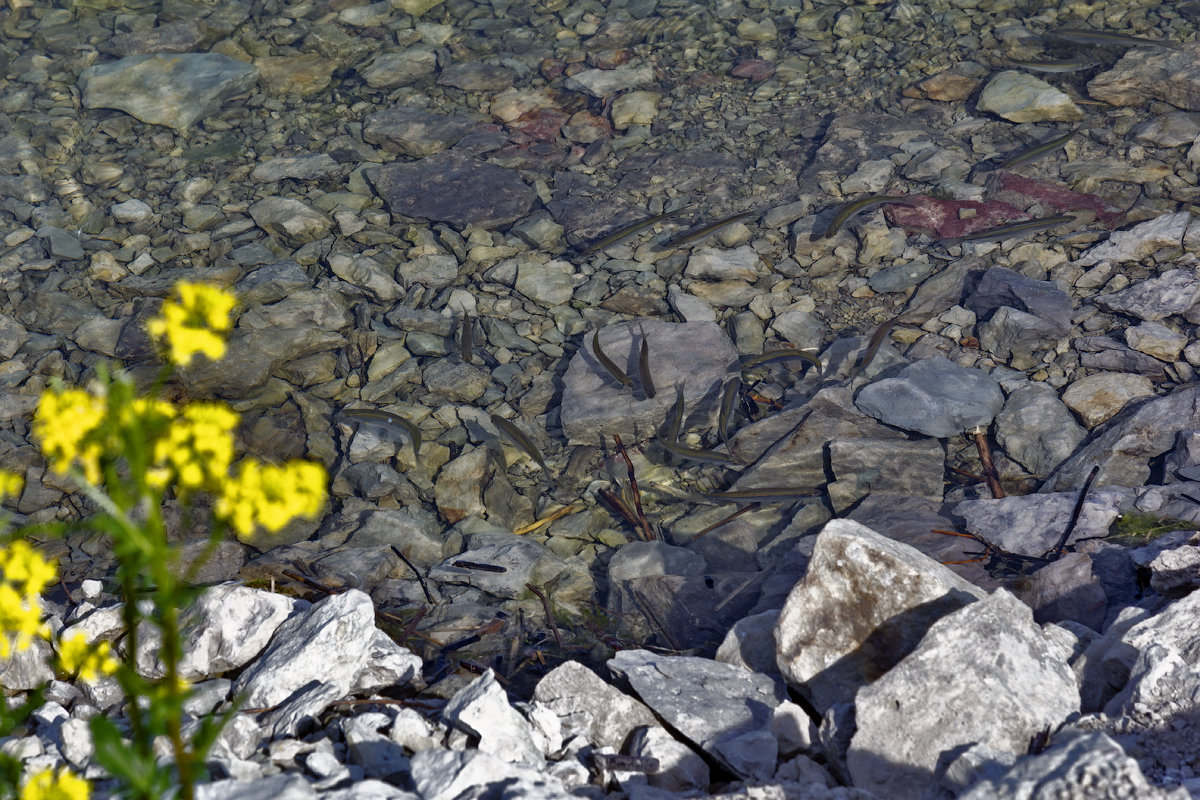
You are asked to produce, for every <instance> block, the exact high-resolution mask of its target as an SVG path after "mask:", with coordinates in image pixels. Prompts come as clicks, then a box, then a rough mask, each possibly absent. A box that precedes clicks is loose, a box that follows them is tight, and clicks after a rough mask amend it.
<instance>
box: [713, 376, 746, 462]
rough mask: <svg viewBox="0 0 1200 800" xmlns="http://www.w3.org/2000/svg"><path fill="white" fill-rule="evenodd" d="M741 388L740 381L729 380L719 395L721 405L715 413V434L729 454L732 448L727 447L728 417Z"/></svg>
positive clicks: (736, 379)
mask: <svg viewBox="0 0 1200 800" xmlns="http://www.w3.org/2000/svg"><path fill="white" fill-rule="evenodd" d="M741 388H742V381H741V379H739V378H732V379H730V380H729V381H728V382H727V383H726V384H725V390H724V391H723V392H722V393H721V405H720V406H719V407H718V411H717V433H718V434H719V435H720V437H721V441H722V442H724V443H725V449H726V450H729V451H731V452H732V450H733V448H732V447H730V446H729V416H730V414H732V413H733V404H734V403H735V402H737V396H738V392H739V391H740V390H741Z"/></svg>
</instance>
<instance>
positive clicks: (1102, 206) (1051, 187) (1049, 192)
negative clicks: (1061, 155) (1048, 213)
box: [996, 172, 1125, 228]
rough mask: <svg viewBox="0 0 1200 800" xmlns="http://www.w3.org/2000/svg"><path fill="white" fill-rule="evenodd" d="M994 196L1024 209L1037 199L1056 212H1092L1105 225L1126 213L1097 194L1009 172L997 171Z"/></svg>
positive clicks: (1118, 220)
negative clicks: (996, 184)
mask: <svg viewBox="0 0 1200 800" xmlns="http://www.w3.org/2000/svg"><path fill="white" fill-rule="evenodd" d="M996 196H997V199H999V200H1003V201H1005V202H1008V203H1012V204H1013V205H1016V206H1021V207H1023V208H1028V207H1029V206H1031V205H1033V203H1035V202H1040V203H1043V204H1045V205H1047V206H1050V207H1051V208H1053V209H1054V210H1055V211H1059V212H1061V211H1091V212H1094V213H1095V215H1096V219H1098V220H1100V222H1102V223H1104V225H1105V227H1107V228H1114V227H1116V225H1117V223H1119V222H1120V221H1121V219H1122V218H1123V217H1124V216H1125V212H1124V211H1122V210H1121V209H1119V208H1117V207H1116V206H1114V205H1113V204H1112V203H1109V202H1108V201H1107V200H1105V199H1104V198H1103V197H1100V196H1098V195H1094V194H1084V193H1083V192H1073V191H1071V190H1070V189H1068V188H1067V187H1065V186H1062V185H1061V184H1057V183H1050V182H1049V181H1039V180H1034V179H1033V178H1025V177H1023V176H1021V175H1016V174H1014V173H1011V172H1002V173H1000V176H999V191H998V192H997V195H996Z"/></svg>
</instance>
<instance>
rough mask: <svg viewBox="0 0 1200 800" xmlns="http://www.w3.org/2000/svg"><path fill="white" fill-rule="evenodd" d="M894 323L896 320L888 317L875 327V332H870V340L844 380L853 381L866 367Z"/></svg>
mask: <svg viewBox="0 0 1200 800" xmlns="http://www.w3.org/2000/svg"><path fill="white" fill-rule="evenodd" d="M895 325H896V320H894V319H889V320H888V321H887V322H885V323H883V324H882V325H880V326H879V327H878V328H876V329H875V332H874V333H872V334H871V340H870V341H869V342H867V349H866V350H863V353H862V357H860V358H859V359H858V361H857V362H855V364H854V366H853V367H851V369H850V376H849V377H848V378H847V379H846V380H848V381H853V380H854V379H855V378H857V377H858V376H859V375H860V374H861V373H862V371H863V370H864V369H866V368H867V365H868V364H870V363H871V361H872V360H874V358H875V354H876V353H877V352H879V346H880V345H881V344H883V340H884V339H886V338H887V335H888V333H890V332H891V330H892V328H893V327H894V326H895Z"/></svg>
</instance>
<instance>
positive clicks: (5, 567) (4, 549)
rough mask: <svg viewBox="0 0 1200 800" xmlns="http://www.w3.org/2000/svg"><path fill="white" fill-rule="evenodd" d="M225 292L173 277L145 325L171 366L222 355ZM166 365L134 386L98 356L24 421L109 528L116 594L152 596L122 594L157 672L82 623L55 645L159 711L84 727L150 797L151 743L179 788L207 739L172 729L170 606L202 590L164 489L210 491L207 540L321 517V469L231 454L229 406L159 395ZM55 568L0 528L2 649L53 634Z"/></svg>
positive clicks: (69, 786) (71, 670) (73, 783)
mask: <svg viewBox="0 0 1200 800" xmlns="http://www.w3.org/2000/svg"><path fill="white" fill-rule="evenodd" d="M234 304H235V301H234V298H233V295H232V294H230V293H228V292H225V291H223V290H221V289H218V288H215V287H211V286H205V285H203V284H194V283H181V284H179V285H178V286H177V287H176V292H175V295H174V296H173V297H172V298H171V299H169V300H168V301H167V302H166V303H164V304H163V307H162V312H161V315H160V316H158V317H155V318H154V319H151V320H150V321H149V322H148V323H147V330H148V331H149V333H150V334H151V336H153V337H154V338H155V339H157V340H159V341H160V343H161V345H162V347H163V351H164V353H165V354H166V356H167V358H168V360H169V361H170V362H171V363H172V364H174V365H176V366H185V365H187V364H188V363H190V362H191V360H192V359H193V357H194V356H195V355H196V354H197V353H200V354H203V355H205V356H207V357H208V358H209V359H213V360H217V359H220V358H221V357H223V356H224V354H225V349H226V348H225V337H226V335H227V334H228V331H229V329H230V319H229V317H230V312H231V311H232V310H233V307H234ZM168 374H169V371H168V370H164V371H163V372H162V373H160V377H159V382H158V383H157V384H156V385H155V388H154V389H152V390H151V391H150V392H149V394H148V395H142V394H141V393H140V391H139V390H138V389H137V388H136V387H135V385H134V382H133V380H132V379H131V378H130V377H128V376H125V377H115V378H110V377H109V375H108V373H107V372H105V371H104V370H103V369H102V368H98V369H97V375H98V378H97V380H96V381H95V383H94V384H93V386H92V387H89V389H86V390H85V389H75V388H64V387H63V386H62V385H61V384H55V385H53V386H52V387H50V388H48V389H47V390H46V391H45V392H44V393H43V395H42V398H41V402H40V404H39V406H38V409H37V412H36V414H35V416H34V420H33V433H34V435H35V436H36V437H37V439H38V440H39V441H40V442H41V445H42V450H43V452H44V454H45V456H46V459H47V462H48V465H49V467H50V468H51V469H52V470H54V471H55V472H59V473H69V474H70V475H71V476H72V477H73V478H74V479H75V480H76V482H77V483H79V484H80V485H81V487H82V488H83V489H84V491H85V492H86V493H87V496H88V498H89V499H91V500H93V501H94V502H95V503H96V504H97V505H98V506H99V507H100V509H101V513H99V514H98V515H97V520H96V521H97V523H98V524H99V527H100V528H101V529H103V530H104V531H105V532H106V533H108V534H109V535H110V536H112V537H113V540H114V550H115V552H116V553H117V557H118V561H119V566H118V569H117V580H118V582H119V583H120V585H121V592H122V594H123V595H124V596H125V597H126V598H133V597H137V596H140V595H141V594H142V593H145V594H146V595H148V597H146V601H147V602H149V603H150V607H151V609H152V610H151V611H144V610H142V603H141V602H137V603H133V602H126V604H125V605H124V607H123V622H124V625H125V627H126V629H127V630H134V631H136V630H139V629H140V626H141V625H143V624H149V625H151V626H157V628H158V630H159V632H160V633H161V634H162V637H163V647H162V651H161V656H160V657H161V658H162V659H163V660H164V664H165V671H166V674H165V676H164V677H163V678H162V679H161V680H157V681H149V682H147V681H146V680H145V679H144V678H143V677H141V676H140V675H138V673H137V668H136V666H135V665H134V661H135V658H136V648H133V649H132V650H131V652H130V653H127V654H126V655H125V656H124V659H125V660H124V663H118V661H117V660H116V659H115V658H114V655H113V652H112V649H111V646H110V644H109V643H108V642H89V641H88V638H87V637H86V636H85V635H84V634H80V633H77V634H75V635H73V636H70V637H64V638H62V639H60V640H59V641H57V642H56V644H55V647H56V649H57V651H58V657H57V667H58V672H59V674H60V675H63V674H65V675H68V676H77V677H79V678H81V679H83V680H85V681H95V680H97V679H99V678H100V677H101V676H106V675H113V676H115V679H116V681H117V683H118V684H119V685H120V687H121V689H122V690H123V691H124V692H125V693H126V694H127V695H130V696H132V697H133V698H134V699H135V700H136V701H137V703H136V704H133V706H132V707H133V708H140V707H142V706H141V705H139V704H144V706H145V707H147V708H149V709H152V710H154V713H150V714H148V715H146V716H143V717H140V721H139V720H135V719H133V717H132V716H131V725H130V729H129V730H128V731H123V730H121V729H118V728H117V727H116V726H115V725H113V724H112V723H111V722H110V721H108V720H107V719H106V718H105V717H104V716H103V715H101V716H97V717H96V718H94V719H93V720H92V723H93V724H92V725H91V728H92V734H93V738H94V742H95V746H96V759H97V763H99V764H100V765H101V766H103V767H105V768H106V769H108V770H109V772H110V774H112V775H114V776H115V777H119V778H121V779H123V780H125V781H126V782H127V786H128V787H129V788H130V790H131V793H130V796H133V797H138V798H147V799H148V798H154V797H160V796H162V792H163V791H165V787H166V786H167V785H169V782H170V781H171V780H172V779H173V778H172V777H171V770H170V769H169V768H167V767H164V766H163V765H161V764H160V763H159V760H158V747H159V745H158V742H159V741H161V740H164V739H167V740H170V741H171V743H172V751H173V754H174V756H175V767H174V776H175V778H177V779H178V781H179V782H180V784H181V785H182V787H183V788H181V790H180V792H181V796H191V792H192V787H193V786H194V782H195V779H196V776H197V775H199V774H200V772H199V771H198V770H197V766H196V765H197V764H198V763H200V762H199V759H202V758H203V750H204V747H203V746H201V747H199V748H198V749H190V746H189V745H188V743H187V742H185V741H184V737H182V736H181V735H180V728H181V725H182V720H181V715H182V707H183V705H182V701H183V700H184V699H185V698H186V696H187V695H188V693H189V688H188V686H187V685H186V683H185V682H183V681H182V679H181V678H180V676H179V672H178V666H179V664H178V659H179V658H180V653H181V650H182V647H181V640H180V636H181V633H180V617H179V612H180V610H181V609H183V608H185V607H186V606H187V604H188V603H189V602H191V601H192V599H194V597H195V596H196V592H197V590H196V589H194V588H193V587H190V586H188V585H186V580H187V577H186V576H178V575H177V574H176V572H175V571H174V570H173V569H172V568H171V567H172V565H173V564H175V563H176V562H177V561H178V553H177V551H176V549H175V545H174V544H172V542H171V541H170V540H169V539H168V537H167V528H168V526H167V524H166V521H165V520H164V519H163V515H162V500H163V498H164V496H165V495H166V494H167V493H168V492H172V493H173V494H174V497H175V499H176V500H177V501H179V502H180V503H182V504H184V505H188V504H190V503H191V502H192V501H193V499H194V494H195V493H197V492H204V493H207V494H209V495H211V496H212V498H213V500H214V502H213V505H212V508H213V514H212V519H213V521H214V523H216V524H214V525H213V527H212V529H211V531H210V533H209V536H210V539H211V541H212V542H214V543H215V542H216V541H217V540H218V539H219V537H220V536H221V535H222V534H223V533H224V531H226V530H227V529H228V528H229V527H232V528H233V530H234V531H235V532H236V533H237V535H238V536H239V537H249V536H252V535H254V534H255V533H257V532H258V531H259V530H266V531H271V532H274V531H278V530H280V529H281V528H283V527H284V526H285V525H287V524H288V523H289V522H291V520H292V519H294V518H296V517H298V516H313V515H316V514H317V513H319V512H320V510H321V508H322V506H323V504H324V502H325V485H326V474H325V469H324V468H323V467H322V466H321V465H320V464H315V463H311V462H304V461H292V462H289V463H286V464H281V465H273V464H266V463H263V462H262V461H260V460H258V459H256V458H253V457H248V458H245V459H243V460H242V461H241V462H240V463H239V464H236V465H235V464H234V459H235V450H236V448H235V431H236V429H237V426H238V424H239V417H238V414H237V413H236V412H234V411H233V410H232V409H230V408H229V407H228V406H226V405H223V404H220V403H215V402H194V403H190V404H187V405H175V404H173V403H169V402H167V401H165V400H161V399H157V394H158V391H159V390H160V389H161V388H162V386H163V383H164V382H165V381H166V379H167V377H168ZM21 483H22V479H21V476H19V475H15V474H12V473H7V472H4V471H3V470H0V498H2V497H4V496H6V495H14V494H16V493H17V492H19V491H20V489H21ZM54 579H55V567H54V566H53V565H52V564H50V563H48V562H46V561H45V560H44V559H43V558H42V557H41V556H40V555H39V554H38V553H37V551H36V550H34V548H33V547H31V546H30V545H29V544H28V543H27V542H26V541H23V540H21V539H19V538H15V537H14V538H12V540H11V542H10V543H7V544H6V543H5V540H3V539H0V659H5V658H9V657H10V656H11V654H12V653H13V651H14V650H16V651H24V650H26V649H27V648H28V647H29V646H30V644H31V643H32V642H33V641H34V640H35V639H44V640H47V641H49V640H50V638H51V634H50V630H49V626H48V625H47V624H46V623H44V622H43V621H42V616H43V611H42V605H41V597H40V595H41V593H42V591H43V590H44V589H45V588H46V586H47V585H48V584H49V583H50V582H51V581H53V580H54ZM0 700H2V698H0ZM3 711H4V708H3V707H0V712H3ZM11 719H13V718H8V719H7V720H6V719H5V718H4V717H3V714H2V713H0V727H2V726H4V725H7V726H9V727H8V728H5V729H4V730H9V729H11V725H12V722H11ZM172 731H173V733H172ZM193 744H195V742H193ZM14 764H15V766H14ZM20 767H21V765H20V763H18V762H15V760H14V759H13V758H12V757H11V756H9V755H8V754H6V753H3V752H0V797H9V796H12V794H14V793H17V792H16V790H17V788H18V784H17V783H16V781H17V779H16V777H14V776H16V775H20ZM14 769H15V772H14ZM147 770H149V772H147ZM160 781H162V782H161V783H160ZM88 791H89V787H88V783H87V782H86V781H85V780H83V779H82V778H80V777H77V776H75V775H73V774H71V773H70V772H69V771H67V770H43V771H40V772H37V773H36V774H34V775H32V776H31V777H27V778H26V780H25V781H24V782H23V783H21V784H19V797H20V798H21V800H86V798H87V796H88Z"/></svg>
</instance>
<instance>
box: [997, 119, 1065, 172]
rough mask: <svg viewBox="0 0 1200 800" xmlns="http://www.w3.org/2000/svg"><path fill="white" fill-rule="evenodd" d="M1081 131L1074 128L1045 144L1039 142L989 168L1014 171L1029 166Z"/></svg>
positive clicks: (1048, 140)
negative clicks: (1023, 165)
mask: <svg viewBox="0 0 1200 800" xmlns="http://www.w3.org/2000/svg"><path fill="white" fill-rule="evenodd" d="M1079 130H1080V129H1079V128H1072V129H1071V130H1069V131H1067V132H1066V133H1064V134H1063V135H1061V136H1055V137H1053V138H1051V139H1046V140H1045V141H1043V142H1038V143H1037V144H1035V145H1033V146H1032V147H1027V148H1025V149H1024V150H1022V151H1020V152H1019V153H1017V154H1015V155H1012V156H1009V157H1008V158H1006V159H1004V160H1002V161H998V162H996V163H995V164H992V165H990V166H989V167H988V168H989V169H992V170H1001V169H1012V168H1013V167H1016V166H1020V165H1021V164H1028V163H1029V162H1031V161H1036V160H1037V159H1039V158H1041V157H1042V156H1045V155H1049V154H1050V153H1053V152H1054V151H1055V150H1057V149H1058V148H1060V147H1062V146H1063V145H1064V144H1066V143H1067V142H1069V141H1071V138H1072V137H1073V136H1074V135H1075V134H1077V133H1079Z"/></svg>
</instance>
